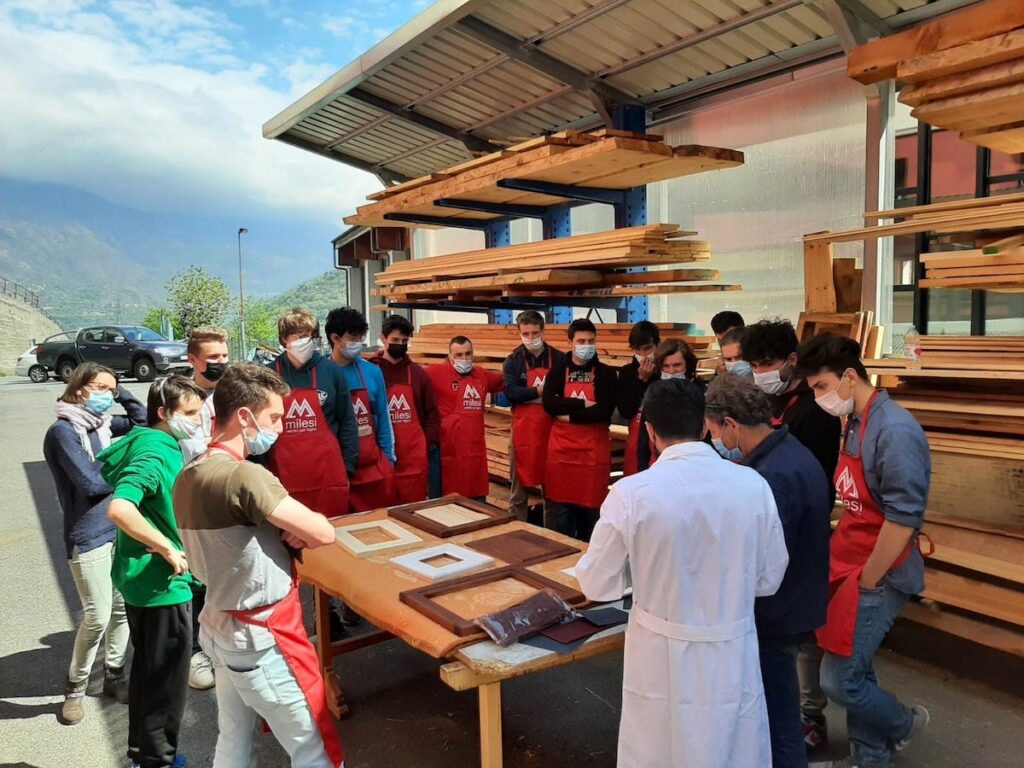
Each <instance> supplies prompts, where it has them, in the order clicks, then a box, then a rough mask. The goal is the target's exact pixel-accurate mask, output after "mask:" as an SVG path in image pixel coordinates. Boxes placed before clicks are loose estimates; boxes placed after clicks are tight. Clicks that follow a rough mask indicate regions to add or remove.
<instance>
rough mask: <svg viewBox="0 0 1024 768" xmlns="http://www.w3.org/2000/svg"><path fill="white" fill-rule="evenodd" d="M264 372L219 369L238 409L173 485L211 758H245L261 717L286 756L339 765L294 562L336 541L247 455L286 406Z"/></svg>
mask: <svg viewBox="0 0 1024 768" xmlns="http://www.w3.org/2000/svg"><path fill="white" fill-rule="evenodd" d="M271 376H273V374H272V373H270V372H269V371H267V370H266V369H265V368H261V367H259V366H255V365H251V364H248V365H242V366H236V367H233V368H231V369H229V370H228V371H227V372H226V373H225V374H224V378H223V380H222V383H221V384H220V386H221V387H226V388H227V389H229V390H231V391H230V393H229V394H230V398H229V399H228V402H231V403H232V404H233V409H232V410H230V411H229V412H228V413H224V414H220V417H221V418H220V419H219V423H218V427H217V433H216V436H215V439H214V442H213V444H212V445H211V447H210V451H209V452H208V453H207V454H206V456H204V457H202V458H200V459H199V460H197V461H195V462H193V463H192V464H191V465H189V467H188V468H187V470H186V472H183V473H182V476H181V478H180V482H179V483H176V485H175V488H174V508H175V516H176V518H177V519H178V520H179V521H180V524H181V526H182V540H183V543H184V545H185V552H186V556H187V557H188V558H189V565H190V568H192V569H193V570H194V571H195V573H196V574H197V575H200V577H201V578H202V580H203V581H204V582H205V583H206V584H207V588H208V597H207V602H206V606H205V609H204V611H203V614H202V616H201V617H200V622H201V624H202V628H201V640H202V643H203V647H204V649H205V650H206V652H207V653H208V654H209V655H210V657H211V659H212V660H213V664H214V670H215V675H216V688H217V709H218V725H219V731H220V732H219V735H218V740H217V748H216V753H215V757H214V764H215V765H248V764H250V761H251V759H252V758H251V755H252V753H253V749H254V746H253V739H254V736H255V731H256V729H255V726H256V721H257V718H262V719H263V720H264V721H265V723H266V724H267V725H268V726H269V728H270V730H271V732H272V733H273V734H274V736H275V737H276V738H277V739H278V741H279V742H280V743H281V746H282V747H284V749H285V750H286V751H287V752H288V754H289V757H290V758H291V765H293V766H304V767H306V768H340V766H342V765H344V755H343V752H342V747H341V742H340V740H339V738H338V734H337V731H336V729H335V726H334V721H333V719H332V717H331V715H330V712H329V710H328V707H327V700H326V694H325V687H324V681H323V678H322V677H321V674H320V665H319V663H318V660H317V655H316V651H315V650H314V648H313V646H312V645H311V644H310V642H309V638H308V637H307V636H306V631H305V628H304V626H303V622H302V606H301V603H300V601H299V593H298V582H297V580H296V579H295V577H294V574H293V569H292V562H291V552H292V551H296V550H298V551H301V550H302V549H305V548H308V547H319V546H324V545H326V544H329V543H332V542H333V541H334V528H333V526H331V524H330V523H329V522H328V521H327V520H326V519H325V518H324V517H323V516H321V515H320V514H317V513H315V512H314V511H313V510H311V509H309V508H308V507H305V506H303V505H302V504H301V503H299V502H298V501H297V500H296V499H294V498H292V497H290V496H289V495H288V492H287V491H286V489H285V488H284V486H283V485H282V483H281V482H280V481H279V480H278V479H277V478H275V477H274V476H273V475H272V474H270V473H269V472H268V471H267V470H266V469H265V468H263V467H262V466H260V465H258V464H255V463H252V462H248V461H245V460H244V459H245V457H246V456H249V455H258V454H259V453H262V452H265V451H266V450H267V449H268V448H269V447H270V445H272V444H273V443H274V442H275V434H276V430H277V429H280V428H281V426H279V425H281V423H282V422H281V421H278V420H277V419H278V418H280V417H282V416H284V415H286V414H287V410H288V404H287V403H286V402H284V401H283V399H282V397H281V395H282V393H283V392H284V391H285V386H284V385H283V382H281V380H280V379H276V377H274V379H271V378H269V377H271ZM275 379H276V380H275ZM254 390H255V391H256V392H260V395H259V396H256V397H254V396H253V395H252V393H253V391H254ZM261 390H262V391H261ZM277 439H280V438H279V437H278V438H277ZM289 548H291V551H289Z"/></svg>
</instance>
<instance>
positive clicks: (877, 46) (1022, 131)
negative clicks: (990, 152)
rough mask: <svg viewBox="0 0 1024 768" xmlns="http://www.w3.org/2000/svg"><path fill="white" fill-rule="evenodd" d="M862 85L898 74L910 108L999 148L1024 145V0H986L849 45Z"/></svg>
mask: <svg viewBox="0 0 1024 768" xmlns="http://www.w3.org/2000/svg"><path fill="white" fill-rule="evenodd" d="M847 71H848V73H849V75H850V77H852V78H854V79H855V80H857V81H858V82H861V83H864V84H870V83H877V82H880V81H882V80H886V79H896V80H898V81H900V82H902V83H905V84H908V85H907V86H906V87H904V88H903V89H902V90H901V91H900V95H899V99H900V101H901V102H902V103H904V104H907V105H909V106H911V107H913V111H912V112H911V115H912V116H913V117H915V118H917V119H918V120H921V121H922V122H925V123H928V124H930V125H934V126H936V127H939V128H948V129H950V130H955V131H959V132H960V137H961V138H962V139H964V140H965V141H968V142H971V143H973V144H977V145H979V146H983V147H989V148H990V149H995V150H998V151H1000V152H1009V153H1015V152H1024V3H1022V2H1021V0H986V2H982V3H978V4H977V5H974V6H971V7H970V8H967V9H965V10H962V11H960V12H958V13H954V14H950V15H949V16H946V17H943V18H941V19H937V20H935V21H932V22H930V23H928V24H924V25H922V26H919V27H915V28H914V29H910V30H907V31H906V32H901V33H899V34H895V35H890V36H887V37H882V38H879V39H878V40H874V41H872V42H869V43H867V44H865V45H862V46H860V47H858V48H855V49H854V50H853V51H851V52H850V57H849V62H848V68H847Z"/></svg>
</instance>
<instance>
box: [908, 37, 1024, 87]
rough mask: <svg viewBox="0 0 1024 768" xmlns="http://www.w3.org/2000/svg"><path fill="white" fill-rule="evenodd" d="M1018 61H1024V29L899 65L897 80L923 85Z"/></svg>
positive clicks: (930, 54)
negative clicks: (992, 65) (1006, 62)
mask: <svg viewBox="0 0 1024 768" xmlns="http://www.w3.org/2000/svg"><path fill="white" fill-rule="evenodd" d="M1021 57H1024V29H1015V30H1013V31H1012V32H1006V33H1004V34H1001V35H995V36H994V37H986V38H985V39H984V40H978V41H976V42H973V43H967V44H966V45H958V46H956V47H955V48H948V49H946V50H944V51H938V52H936V53H929V54H925V55H924V56H918V57H916V58H913V59H910V60H908V61H901V62H900V63H899V65H898V67H897V73H896V79H897V80H899V81H901V82H904V83H912V84H914V83H924V82H928V81H931V80H935V79H936V78H940V77H946V76H948V75H956V74H960V73H962V72H970V71H973V70H976V69H981V68H982V67H987V66H989V65H990V64H999V63H1000V62H1003V61H1010V60H1012V59H1018V58H1021ZM904 90H905V89H904Z"/></svg>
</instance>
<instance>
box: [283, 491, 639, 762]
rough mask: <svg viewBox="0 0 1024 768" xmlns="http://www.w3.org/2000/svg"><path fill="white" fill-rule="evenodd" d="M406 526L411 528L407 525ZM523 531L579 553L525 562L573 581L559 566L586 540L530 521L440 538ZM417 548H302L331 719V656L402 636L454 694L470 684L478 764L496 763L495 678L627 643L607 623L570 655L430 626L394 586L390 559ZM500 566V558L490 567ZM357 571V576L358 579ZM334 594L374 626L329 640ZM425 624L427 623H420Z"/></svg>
mask: <svg viewBox="0 0 1024 768" xmlns="http://www.w3.org/2000/svg"><path fill="white" fill-rule="evenodd" d="M383 517H386V510H374V511H373V512H368V513H364V514H361V515H345V516H343V517H339V518H335V519H334V520H332V521H331V522H332V523H333V524H334V525H335V527H338V526H342V525H349V524H352V523H356V522H361V521H369V520H376V519H381V518H383ZM405 527H407V528H409V530H414V529H412V528H410V527H408V526H405ZM522 529H529V530H531V531H533V532H535V533H539V534H541V535H544V536H546V537H548V538H551V539H554V540H557V541H562V542H568V543H572V544H573V545H575V546H578V547H579V548H580V550H581V551H580V552H579V553H577V554H575V555H570V556H568V557H563V558H559V559H557V560H552V561H549V562H547V563H540V564H537V565H535V566H530V569H531V570H535V571H537V572H539V573H542V574H543V575H545V576H547V577H549V578H554V579H556V580H559V581H562V582H564V583H566V584H567V585H572V586H576V581H575V579H573V578H572V577H571V576H568V575H566V574H563V573H562V572H561V571H562V569H564V568H568V567H570V566H572V565H575V563H576V561H577V560H579V558H580V557H581V556H582V553H583V551H585V550H586V544H583V543H582V542H578V541H576V540H574V539H570V538H568V537H566V536H562V535H561V534H558V533H556V532H554V531H548V530H545V529H543V528H538V527H537V526H533V525H529V524H528V523H524V522H520V521H514V522H511V523H506V524H503V525H499V526H494V527H491V528H487V529H484V530H482V531H476V532H474V533H468V534H463V535H460V536H453V537H451V538H448V539H444V541H447V542H450V543H453V544H462V543H465V542H466V541H469V540H472V539H474V538H484V537H487V536H492V535H496V534H499V533H505V532H508V531H513V530H522ZM416 533H417V535H420V536H422V538H423V544H422V545H421V546H423V547H427V546H432V545H434V544H437V543H439V542H440V541H442V540H440V539H437V538H435V537H433V536H431V535H430V534H427V533H424V532H422V531H418V530H417V531H416ZM414 549H415V548H406V549H396V550H394V551H393V552H390V553H380V554H379V555H376V556H373V557H369V558H366V557H364V558H356V557H355V556H353V555H351V554H350V553H349V552H348V550H346V549H345V548H344V547H342V546H341V545H340V544H332V545H328V546H326V547H321V548H319V549H315V550H307V551H306V552H305V553H304V557H303V562H301V563H298V573H299V577H300V579H301V580H302V581H303V582H305V583H307V584H310V585H312V586H313V588H314V596H315V605H316V650H317V655H318V656H319V659H320V666H321V673H322V674H323V677H324V682H325V684H326V688H327V700H328V706H329V707H330V709H331V712H332V713H333V714H334V716H335V717H337V718H345V717H348V716H349V715H350V714H351V710H350V707H349V705H348V703H347V702H346V701H345V696H344V693H343V690H342V686H341V681H340V679H339V677H338V674H337V672H336V671H335V669H334V659H335V658H337V657H338V656H340V655H343V654H346V653H351V652H353V651H357V650H359V649H361V648H366V647H368V646H370V645H374V644H376V643H380V642H384V641H387V640H391V639H394V638H398V639H399V640H402V641H403V642H405V643H406V644H407V645H409V646H410V647H412V648H415V649H416V650H419V651H423V652H424V653H427V654H428V655H431V656H433V657H435V658H438V659H441V660H443V661H445V662H447V663H444V664H442V665H441V668H440V676H441V681H442V682H444V683H445V684H446V685H448V686H449V687H450V688H452V689H453V690H456V691H467V690H472V689H476V690H477V695H478V697H479V709H480V765H481V766H482V768H501V765H502V762H503V757H502V742H501V738H502V737H501V732H502V731H501V683H502V682H503V681H505V680H510V679H512V678H516V677H522V676H524V675H529V674H532V673H534V672H539V671H542V670H545V669H551V668H554V667H559V666H562V665H564V664H571V663H573V662H576V661H582V660H584V659H588V658H590V657H592V656H596V655H598V654H602V653H607V652H609V651H615V650H618V649H621V648H622V647H623V646H624V644H625V629H626V627H625V625H620V626H618V627H611V628H609V629H607V630H604V631H603V632H600V633H598V634H596V635H594V636H593V637H591V638H590V639H589V640H588V641H587V642H586V643H584V644H583V645H582V646H580V647H579V648H577V649H576V650H575V651H573V652H571V653H565V654H561V653H555V652H553V651H547V650H543V649H540V648H534V647H533V646H529V645H524V644H521V643H520V644H515V645H512V646H510V647H508V648H501V647H499V646H498V645H496V644H495V643H493V642H491V641H490V640H488V639H486V636H484V635H483V633H481V634H480V635H475V636H470V637H465V638H458V637H456V636H454V635H448V634H447V633H446V631H444V630H442V629H441V628H439V627H438V626H437V625H434V624H433V622H431V621H430V620H429V619H427V618H425V617H424V616H421V615H420V614H419V613H417V612H416V611H414V610H413V609H411V608H409V607H408V606H406V605H404V604H402V603H401V602H400V601H399V600H398V596H397V595H398V592H397V589H398V587H397V586H396V584H395V578H394V576H395V566H393V565H392V564H390V562H389V560H390V558H391V557H394V556H397V555H398V554H403V553H406V552H410V551H414ZM501 565H504V563H502V562H501V561H500V560H499V561H497V562H496V563H495V566H501ZM374 570H378V571H379V575H380V577H381V578H380V585H381V589H380V591H379V592H376V593H374V594H373V599H368V594H369V589H368V587H367V584H368V583H370V584H372V581H371V580H368V579H367V575H368V574H371V573H373V572H374ZM356 573H358V574H359V577H358V578H356V577H355V575H356ZM403 579H405V580H407V582H408V583H407V585H406V586H405V588H414V587H416V586H421V585H424V584H426V583H427V582H426V581H425V580H424V579H420V578H418V577H415V576H411V575H407V574H406V575H403ZM331 597H334V598H338V599H339V600H342V601H344V602H345V603H346V604H347V605H349V606H351V607H352V608H353V609H354V610H356V611H357V612H358V613H359V614H360V615H362V616H363V618H365V619H366V620H367V621H368V622H369V623H370V624H373V625H374V626H376V627H379V628H380V629H376V630H373V631H370V632H367V633H365V634H362V635H358V636H356V637H352V638H348V639H345V640H340V641H338V642H334V643H332V642H330V610H331V609H330V598H331ZM425 622H426V623H425Z"/></svg>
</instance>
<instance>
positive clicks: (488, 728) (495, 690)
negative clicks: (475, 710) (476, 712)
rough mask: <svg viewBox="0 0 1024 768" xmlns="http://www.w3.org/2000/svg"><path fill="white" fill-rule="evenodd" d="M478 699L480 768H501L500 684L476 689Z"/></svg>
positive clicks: (487, 684) (486, 685) (489, 684)
mask: <svg viewBox="0 0 1024 768" xmlns="http://www.w3.org/2000/svg"><path fill="white" fill-rule="evenodd" d="M477 695H478V696H479V697H480V768H501V766H502V762H503V752H502V748H501V683H500V682H498V683H486V684H485V685H481V686H480V687H479V688H478V689H477Z"/></svg>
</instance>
